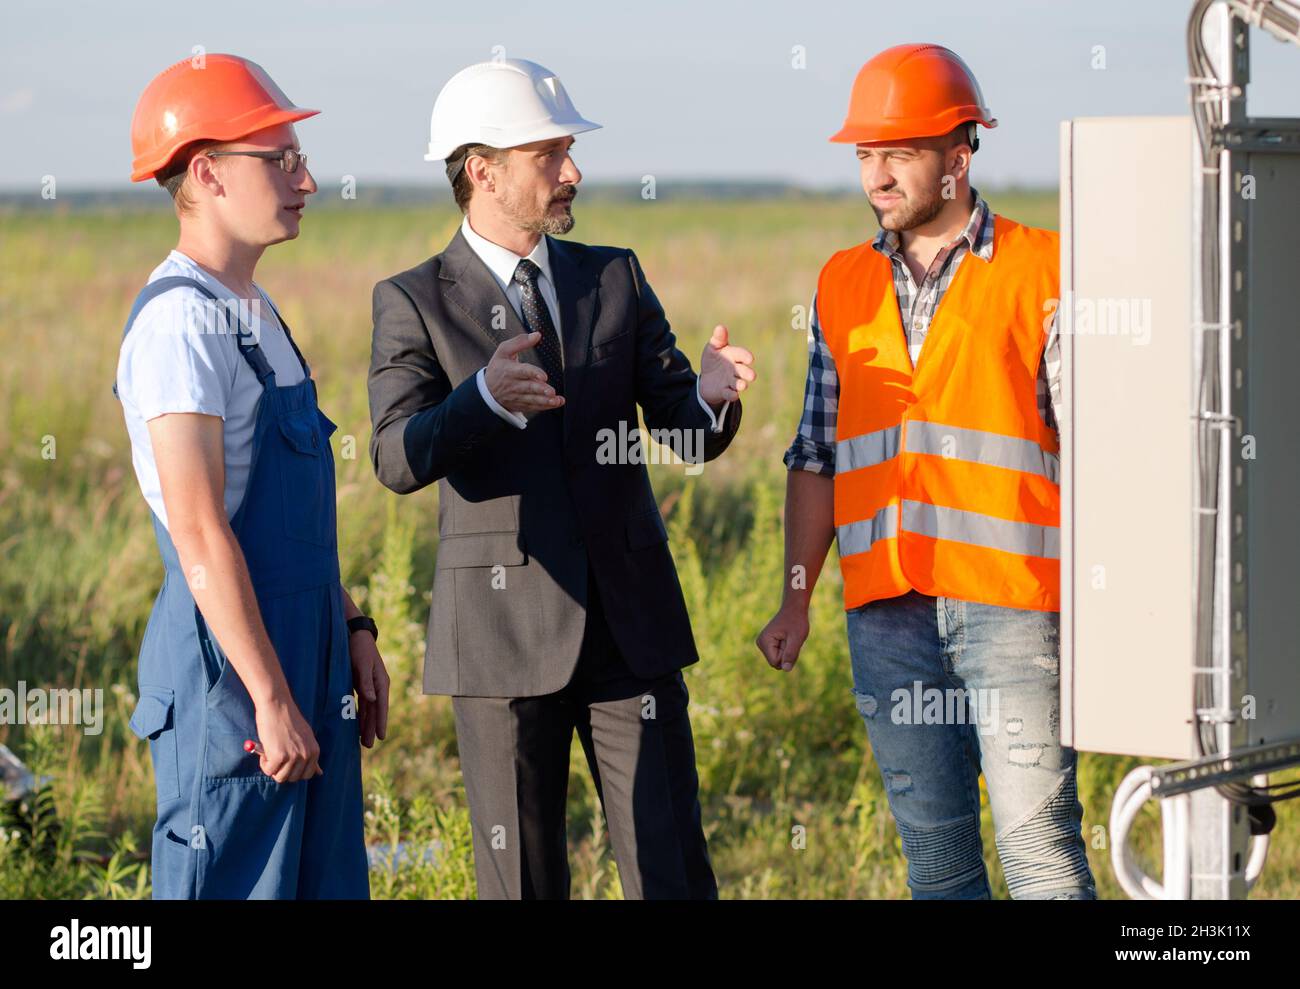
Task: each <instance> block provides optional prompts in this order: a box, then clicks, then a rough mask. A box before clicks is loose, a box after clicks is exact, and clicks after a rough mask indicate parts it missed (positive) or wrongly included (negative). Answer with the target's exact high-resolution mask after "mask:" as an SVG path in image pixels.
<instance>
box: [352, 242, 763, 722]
mask: <svg viewBox="0 0 1300 989" xmlns="http://www.w3.org/2000/svg"><path fill="white" fill-rule="evenodd" d="M548 249H549V251H550V259H551V273H552V276H553V280H554V284H555V289H556V295H557V298H558V301H559V309H560V327H559V329H560V336H561V338H562V341H561V342H562V346H563V348H564V365H565V367H564V395H565V404H564V406H563V407H562V408H561V409H556V410H547V411H545V412H540V413H536V414H533V415H531V416H530V417H529V424H528V427H527V428H526V429H519V428H517V427H515V426H513V425H511V424H510V423H508V422H506V421H505V420H504V419H502V418H501V417H500V416H499V415H497V414H496V413H494V412H493V411H492V410H491V408H489V407H488V405H487V404H486V403H485V402H484V400H483V397H482V396H481V395H480V393H479V390H478V385H477V382H476V381H475V375H476V373H477V372H478V370H479V369H480V368H481V367H483V366H485V365H486V364H487V363H488V361H489V360H490V359H491V357H492V354H493V352H494V351H495V350H496V348H497V346H498V344H500V343H501V342H502V341H504V340H507V339H509V338H510V337H513V336H516V335H518V334H520V333H524V332H526V331H525V328H524V326H523V324H522V323H521V321H520V320H519V318H518V317H517V316H516V315H515V311H514V308H513V307H512V306H511V305H510V302H509V301H508V300H507V298H506V296H505V293H504V292H503V291H502V290H501V287H500V284H499V283H498V282H497V281H496V280H495V279H494V278H493V276H492V274H491V273H490V272H489V271H488V269H487V266H486V265H484V264H483V262H482V260H480V258H479V257H478V255H476V254H475V253H474V251H473V250H472V249H471V248H470V246H469V244H468V243H467V242H466V241H465V238H464V236H463V235H462V234H461V233H460V231H457V233H456V235H455V237H453V238H452V240H451V243H449V244H448V245H447V247H446V249H445V250H444V251H443V252H442V253H441V254H438V255H436V256H435V257H432V258H430V259H429V260H428V261H425V262H424V263H423V264H421V265H419V266H417V267H415V268H412V269H410V270H409V271H404V272H402V273H401V274H398V275H394V276H393V277H391V278H388V279H385V280H384V281H381V282H379V284H377V285H376V286H375V290H374V335H373V340H372V352H371V361H370V378H369V393H370V417H371V424H372V426H373V429H374V432H373V434H372V435H371V439H370V456H371V459H372V461H373V462H374V466H375V473H376V474H377V475H378V477H379V480H380V481H381V482H382V483H383V484H384V485H385V486H386V487H388V488H391V489H392V490H393V491H397V492H399V493H407V492H411V491H417V490H419V489H420V488H423V487H424V486H425V485H428V484H432V483H433V482H435V481H436V482H438V534H439V545H438V555H437V561H436V569H435V575H434V581H433V608H432V610H431V612H430V615H429V626H428V636H427V643H426V651H425V665H424V691H425V693H430V694H452V695H464V696H488V697H525V696H533V695H538V694H547V693H552V692H554V691H557V690H560V689H561V688H562V687H564V685H565V684H567V683H568V682H569V679H570V678H571V677H572V675H573V671H574V669H575V667H576V665H577V660H578V651H579V648H580V647H581V645H582V637H583V629H584V627H585V619H586V604H587V579H588V571H589V570H590V573H591V577H592V579H593V580H595V581H597V582H598V584H597V586H598V588H599V593H600V597H601V601H602V603H603V605H604V611H605V615H606V617H607V620H608V623H609V627H610V631H611V633H612V635H613V637H614V641H615V642H616V643H617V645H618V647H619V649H620V651H621V652H622V654H623V657H624V659H626V661H627V663H628V665H629V666H630V667H631V668H632V670H633V671H634V672H635V673H637V674H638V675H640V676H644V677H654V676H661V675H663V674H666V673H670V672H672V671H673V670H677V669H680V668H681V667H683V666H687V665H689V664H691V663H694V662H696V661H697V660H698V659H699V655H698V653H697V652H696V648H695V641H694V638H693V636H692V634H691V627H690V620H689V618H688V617H687V614H686V605H685V601H684V600H683V598H682V591H681V585H680V584H679V582H678V580H677V571H676V568H675V567H674V565H673V559H672V555H671V554H670V552H669V549H668V534H667V531H666V530H665V528H664V523H663V519H662V517H661V516H660V514H659V507H658V505H657V503H656V502H655V498H654V493H653V491H652V489H651V486H650V477H649V474H648V473H647V471H646V468H645V465H644V464H643V463H630V462H629V463H602V462H601V460H608V459H609V458H608V457H607V456H604V455H602V456H601V457H598V452H599V451H600V448H601V445H602V443H604V444H605V447H604V452H605V453H608V451H609V450H610V449H611V446H610V443H609V436H610V434H609V433H603V432H602V431H603V430H612V431H613V435H614V436H617V437H621V436H626V435H627V434H629V433H630V434H632V435H635V434H636V430H637V426H638V423H637V411H636V407H637V405H640V407H641V409H642V412H643V413H644V415H645V421H646V426H647V428H648V429H650V430H655V429H666V430H680V431H682V432H681V433H676V434H671V435H674V436H676V437H677V438H678V439H679V440H680V439H681V437H684V436H685V435H686V433H685V431H686V430H700V431H701V432H700V433H694V434H692V441H693V442H695V443H696V445H695V448H694V449H695V451H696V453H695V456H696V458H697V459H698V458H699V457H700V452H698V451H699V450H700V446H701V444H700V442H699V441H700V439H701V433H702V455H703V459H704V460H712V459H713V458H714V457H717V456H718V455H719V454H720V453H722V451H723V450H725V449H726V448H727V445H728V444H729V443H730V442H731V438H732V437H733V436H734V435H735V433H736V429H737V427H738V426H739V425H740V418H741V408H740V402H738V401H737V402H733V403H732V407H731V408H730V409H729V411H728V412H727V416H726V420H725V424H724V428H723V431H722V432H720V433H714V432H713V431H712V429H711V425H710V422H709V417H708V414H707V413H706V412H705V410H704V409H703V408H702V407H701V406H700V404H699V402H698V400H697V398H696V392H695V383H696V375H695V372H694V371H693V370H692V369H691V365H690V361H689V360H687V358H686V356H685V355H684V354H682V352H681V351H680V350H678V349H677V345H676V341H675V338H674V336H673V333H672V330H671V329H670V328H669V325H668V321H667V319H666V318H665V316H664V311H663V307H662V306H661V305H660V303H659V300H658V299H657V298H656V297H655V294H654V292H653V291H652V290H651V288H650V286H649V284H647V282H646V280H645V275H644V274H643V273H642V271H641V267H640V264H639V263H638V262H637V259H636V256H635V255H634V254H633V253H632V252H631V251H629V250H625V249H622V248H616V247H591V246H587V245H585V244H576V243H572V242H568V241H558V240H554V239H550V240H549V242H548ZM520 360H523V361H527V362H529V363H532V364H536V365H537V366H539V367H540V359H539V357H538V355H537V354H536V352H535V351H534V350H528V351H525V352H524V353H523V354H521V355H520ZM620 424H622V426H621V428H622V433H620ZM678 449H679V453H690V452H691V448H690V447H687V448H685V449H684V450H683V449H681V448H680V447H679V448H678ZM647 452H648V451H647ZM619 459H622V460H627V459H632V458H626V457H620V458H619Z"/></svg>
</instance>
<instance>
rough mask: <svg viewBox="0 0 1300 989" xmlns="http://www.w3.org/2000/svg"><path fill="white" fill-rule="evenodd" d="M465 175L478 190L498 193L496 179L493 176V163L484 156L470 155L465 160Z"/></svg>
mask: <svg viewBox="0 0 1300 989" xmlns="http://www.w3.org/2000/svg"><path fill="white" fill-rule="evenodd" d="M465 174H466V175H468V176H469V180H470V183H471V184H472V185H473V186H474V188H476V189H482V190H483V191H484V192H495V191H496V178H495V177H494V176H493V174H492V162H490V161H488V159H486V158H484V157H483V156H482V155H470V156H469V157H468V158H466V159H465Z"/></svg>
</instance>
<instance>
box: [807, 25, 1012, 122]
mask: <svg viewBox="0 0 1300 989" xmlns="http://www.w3.org/2000/svg"><path fill="white" fill-rule="evenodd" d="M968 121H978V122H979V123H981V124H983V125H984V126H985V127H996V126H997V125H998V122H997V121H996V120H994V119H993V114H992V112H991V111H990V110H989V108H988V107H986V106H985V105H984V94H982V93H981V92H980V86H979V83H978V82H976V81H975V76H974V74H973V73H972V72H971V70H970V69H969V68H967V67H966V63H965V62H963V61H962V60H961V59H960V58H958V57H957V53H956V52H953V51H949V50H948V49H947V48H944V47H943V46H942V45H895V46H894V47H893V48H886V49H885V50H884V51H883V52H881V53H880V54H879V55H877V56H875V58H873V59H871V61H869V62H867V64H866V65H864V66H863V67H862V68H861V70H860V71H859V72H858V77H857V78H856V79H855V80H853V94H852V95H851V96H850V97H849V114H848V116H847V117H846V118H845V120H844V126H843V127H842V128H840V130H839V132H838V133H836V134H835V135H833V136H832V137H831V140H832V141H839V142H842V143H846V144H859V143H863V142H868V141H896V140H899V139H903V138H909V137H938V136H939V135H941V134H947V133H948V132H949V131H950V130H952V129H953V128H954V127H956V126H958V125H959V124H962V123H965V122H968Z"/></svg>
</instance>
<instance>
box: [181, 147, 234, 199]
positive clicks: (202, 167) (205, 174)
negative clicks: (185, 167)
mask: <svg viewBox="0 0 1300 989" xmlns="http://www.w3.org/2000/svg"><path fill="white" fill-rule="evenodd" d="M189 172H190V175H189V179H188V181H190V182H192V183H194V187H195V188H196V189H206V190H207V191H208V193H209V194H211V195H213V196H221V195H224V194H225V186H224V185H223V184H222V181H221V176H220V175H218V174H217V160H216V159H215V158H209V157H208V156H207V155H205V154H203V152H201V151H200V152H199V153H198V154H196V155H195V156H194V157H193V158H191V159H190V164H189Z"/></svg>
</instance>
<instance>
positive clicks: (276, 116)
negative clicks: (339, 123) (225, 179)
mask: <svg viewBox="0 0 1300 989" xmlns="http://www.w3.org/2000/svg"><path fill="white" fill-rule="evenodd" d="M317 113H320V111H319V110H306V109H304V108H302V107H299V106H294V104H293V101H292V100H290V99H289V97H287V96H285V95H284V91H283V90H282V89H280V87H279V86H277V85H276V84H275V82H274V81H272V79H271V77H270V76H268V75H267V74H266V70H265V69H263V68H262V67H261V66H260V65H258V64H257V63H256V62H250V61H249V60H248V59H246V58H240V57H239V56H238V55H202V56H196V57H195V58H187V59H185V60H184V61H182V62H177V63H176V64H175V65H173V66H172V67H171V68H170V69H166V70H165V71H163V72H160V73H159V74H158V75H157V76H155V77H154V80H153V82H151V83H149V85H148V86H147V87H146V88H145V91H144V93H143V94H141V96H140V101H139V102H138V103H136V105H135V116H134V117H133V118H132V119H131V150H132V152H133V153H134V154H135V160H134V161H133V162H132V163H131V181H132V182H142V181H143V180H145V179H147V178H152V177H153V176H154V175H156V174H157V173H158V172H160V171H162V170H163V169H165V168H166V167H167V165H168V164H169V163H170V162H171V160H172V159H173V158H175V157H176V155H177V153H178V152H179V151H180V150H181V149H182V148H184V147H185V145H187V144H191V143H193V142H194V141H235V140H238V139H239V138H241V137H244V136H246V135H248V134H252V133H253V132H254V131H259V130H261V129H262V128H264V127H274V126H275V125H276V124H285V123H292V122H293V121H295V120H303V119H305V118H307V117H311V116H314V115H315V114H317Z"/></svg>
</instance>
